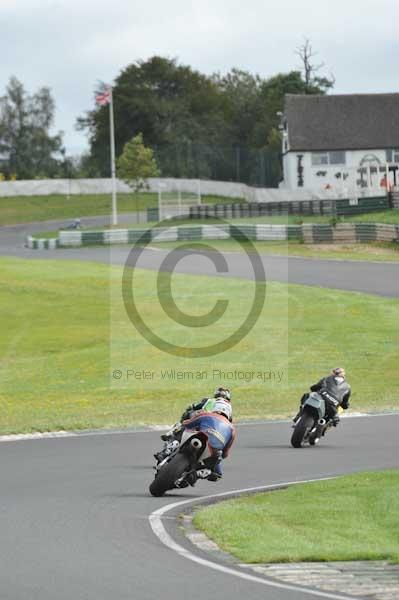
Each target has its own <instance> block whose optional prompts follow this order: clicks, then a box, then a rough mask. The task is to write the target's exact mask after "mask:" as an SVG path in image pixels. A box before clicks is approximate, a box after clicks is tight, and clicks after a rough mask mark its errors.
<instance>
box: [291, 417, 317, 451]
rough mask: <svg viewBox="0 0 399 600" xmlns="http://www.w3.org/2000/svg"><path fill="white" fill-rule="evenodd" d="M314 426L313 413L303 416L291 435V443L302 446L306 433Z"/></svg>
mask: <svg viewBox="0 0 399 600" xmlns="http://www.w3.org/2000/svg"><path fill="white" fill-rule="evenodd" d="M313 426H314V418H313V417H312V416H311V415H308V414H306V413H305V414H304V415H302V416H301V418H300V419H299V421H298V422H297V424H296V425H295V429H294V431H293V433H292V436H291V445H292V446H293V447H294V448H302V446H303V442H304V438H305V436H306V433H307V432H308V431H310V430H311V429H312V427H313Z"/></svg>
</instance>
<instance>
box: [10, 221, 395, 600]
mask: <svg viewBox="0 0 399 600" xmlns="http://www.w3.org/2000/svg"><path fill="white" fill-rule="evenodd" d="M32 227H33V229H34V226H32ZM32 227H31V228H30V230H32ZM39 227H40V228H41V227H43V224H40V225H39ZM47 229H48V226H47ZM25 233H26V227H21V226H19V227H14V228H4V229H2V230H1V231H0V254H2V255H10V256H20V257H26V258H58V259H65V260H68V259H80V260H95V261H100V262H106V263H107V262H109V261H111V262H113V263H118V264H121V263H123V262H124V261H125V259H126V255H127V251H126V249H122V248H119V249H113V250H112V253H111V254H110V252H109V250H108V249H105V248H99V249H80V250H57V251H54V252H51V251H42V252H39V251H34V250H33V251H29V250H27V249H25V248H23V247H22V244H23V238H24V235H25ZM165 252H166V251H159V250H158V251H157V250H150V249H149V250H147V251H146V252H145V253H144V255H143V258H142V262H143V264H141V266H145V267H146V268H151V269H156V268H157V267H158V266H159V264H160V261H161V260H163V258H164V256H165ZM226 258H227V260H228V263H229V274H228V275H229V276H236V277H243V278H248V277H251V274H250V273H248V264H247V263H246V262H244V259H245V257H241V256H240V255H237V254H236V255H232V254H230V255H228V254H226ZM264 264H265V266H266V269H267V275H268V278H269V279H276V280H279V281H287V280H288V281H290V282H294V283H302V284H308V285H321V286H326V287H334V288H340V289H348V290H357V291H363V292H368V293H376V294H381V295H384V296H390V297H398V296H399V277H398V274H399V265H398V264H388V263H385V264H384V263H379V264H377V263H374V264H373V263H361V262H342V261H318V260H305V259H289V260H288V261H287V260H286V259H284V258H280V257H264ZM178 266H179V269H177V270H181V271H182V272H191V273H204V274H205V273H206V274H210V275H212V274H215V270H214V266H213V265H212V263H211V261H210V260H209V258H206V257H205V258H204V257H197V259H196V260H191V261H190V264H189V265H188V264H187V262H186V263H185V262H184V261H182V262H181V263H180V264H179V265H178ZM398 426H399V414H395V415H386V416H375V417H355V418H344V419H342V423H341V425H340V427H339V428H337V430H334V431H332V432H331V434H329V435H328V437H327V438H326V439H323V440H322V443H321V445H320V446H319V447H317V448H306V449H303V450H293V449H292V448H291V447H290V446H289V438H290V435H291V429H290V424H289V423H288V422H284V423H283V422H270V423H264V424H256V425H255V424H253V425H241V426H239V428H238V429H239V432H238V440H237V443H236V446H235V448H234V450H233V453H232V458H231V459H230V460H229V461H228V462H226V463H225V476H224V478H223V480H222V481H221V482H219V483H218V484H214V485H212V484H211V483H208V482H199V483H198V485H197V486H196V487H195V488H193V489H189V490H181V491H178V492H176V493H175V494H169V495H168V496H166V497H164V498H160V499H155V498H152V497H150V496H149V494H148V485H149V483H150V481H151V479H152V454H153V452H154V451H155V450H156V449H157V448H158V446H159V442H160V440H159V434H158V433H153V432H131V433H127V432H125V433H118V432H115V433H108V434H98V433H91V434H80V435H72V436H70V437H61V438H56V439H40V440H27V441H7V442H4V443H1V445H0V447H1V455H2V460H1V463H0V477H1V501H0V531H1V536H0V555H1V561H0V598H1V600H25V599H26V600H39V599H40V600H55V599H56V600H72V599H73V600H78V599H79V600H80V599H82V600H83V599H84V600H111V599H115V600H154V599H156V598H162V599H165V600H185V599H190V600H202V599H203V598H212V600H213V599H214V600H226V599H227V598H228V599H229V600H239V599H240V600H241V599H242V598H243V597H244V598H245V599H246V600H252V599H253V600H255V599H256V600H259V598H260V597H261V598H264V599H265V600H311V599H313V598H317V597H322V595H320V594H317V593H316V595H314V594H313V595H311V594H309V593H307V592H306V591H298V590H297V591H290V590H286V589H277V588H273V587H270V588H269V587H267V586H264V585H260V584H259V583H256V582H253V581H245V580H243V579H240V578H238V577H235V576H232V575H227V574H224V573H222V572H217V571H214V570H211V569H208V568H206V567H205V566H202V565H199V564H196V563H193V562H191V561H189V560H187V559H186V558H183V557H182V556H180V555H179V554H177V553H175V552H173V551H172V550H170V549H169V548H167V547H165V546H164V545H162V544H161V543H160V541H159V539H158V538H157V537H156V536H155V535H154V533H153V532H152V530H151V527H150V524H149V516H150V514H151V513H152V512H153V511H155V510H157V509H159V508H160V507H162V506H165V505H167V504H169V503H172V502H176V501H177V500H178V499H194V500H195V499H198V500H200V498H201V496H204V495H207V494H212V493H213V492H214V493H220V492H223V491H229V490H239V489H243V488H249V487H256V486H261V485H270V484H278V483H285V482H289V481H300V480H303V479H312V478H322V477H327V476H331V475H338V474H343V473H349V472H354V471H361V470H366V469H370V470H372V469H381V468H388V467H395V468H398V467H399V441H398V436H397V431H398ZM177 512H178V511H177ZM176 516H177V514H176V511H174V512H173V511H172V512H168V513H167V515H166V516H165V518H164V520H163V524H164V526H165V527H166V530H167V531H168V533H170V534H171V535H172V537H173V538H174V539H175V540H176V541H177V542H178V543H179V544H180V545H182V546H184V547H186V548H187V549H189V550H191V551H194V552H195V553H196V554H199V555H201V552H200V551H198V550H193V547H191V545H190V543H189V542H187V541H186V539H185V538H184V536H183V535H182V533H181V531H180V529H179V527H178V525H177V521H176V518H175V517H176ZM206 558H208V557H206ZM330 597H332V596H330Z"/></svg>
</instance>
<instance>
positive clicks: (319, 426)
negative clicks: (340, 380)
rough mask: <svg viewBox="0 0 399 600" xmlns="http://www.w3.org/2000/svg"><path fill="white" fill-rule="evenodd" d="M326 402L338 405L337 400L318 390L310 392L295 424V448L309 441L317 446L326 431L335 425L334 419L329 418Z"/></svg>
mask: <svg viewBox="0 0 399 600" xmlns="http://www.w3.org/2000/svg"><path fill="white" fill-rule="evenodd" d="M326 402H333V404H334V405H335V406H337V405H338V402H337V401H336V400H333V399H332V398H330V399H325V398H323V396H322V395H320V394H318V393H317V392H311V393H310V394H309V396H308V398H307V399H306V400H305V402H304V404H303V406H302V412H301V415H300V417H299V419H298V421H297V422H296V424H295V425H294V431H293V433H292V436H291V444H292V446H293V447H294V448H301V447H302V446H304V445H305V444H307V443H308V444H310V445H311V446H315V445H316V444H318V442H319V441H320V438H321V437H323V436H324V435H325V433H326V431H327V430H328V429H329V428H330V427H332V426H333V421H331V420H329V419H328V416H327V412H326Z"/></svg>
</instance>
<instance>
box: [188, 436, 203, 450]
mask: <svg viewBox="0 0 399 600" xmlns="http://www.w3.org/2000/svg"><path fill="white" fill-rule="evenodd" d="M190 444H191V446H192V447H193V448H194V449H195V450H198V449H199V448H201V447H202V443H201V441H200V440H199V439H198V438H194V439H193V440H191V442H190Z"/></svg>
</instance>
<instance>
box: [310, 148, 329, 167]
mask: <svg viewBox="0 0 399 600" xmlns="http://www.w3.org/2000/svg"><path fill="white" fill-rule="evenodd" d="M312 165H313V166H314V167H319V166H320V165H328V152H323V153H322V152H317V153H316V152H313V153H312Z"/></svg>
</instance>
